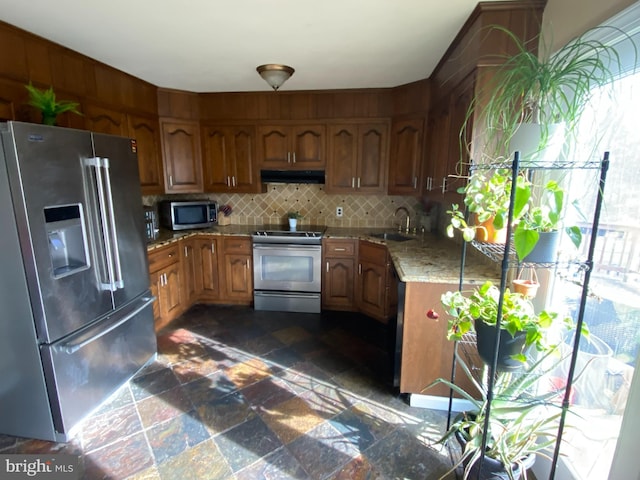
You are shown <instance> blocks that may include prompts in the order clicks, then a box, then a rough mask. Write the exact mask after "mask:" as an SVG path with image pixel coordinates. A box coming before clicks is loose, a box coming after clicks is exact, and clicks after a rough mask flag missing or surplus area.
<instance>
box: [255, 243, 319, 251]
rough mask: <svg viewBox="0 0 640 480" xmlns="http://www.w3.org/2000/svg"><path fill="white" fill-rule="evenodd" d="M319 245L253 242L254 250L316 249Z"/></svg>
mask: <svg viewBox="0 0 640 480" xmlns="http://www.w3.org/2000/svg"><path fill="white" fill-rule="evenodd" d="M320 248H321V246H320V245H292V244H289V243H269V244H255V243H254V244H253V249H254V250H300V251H318V250H320Z"/></svg>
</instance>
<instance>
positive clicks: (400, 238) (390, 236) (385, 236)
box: [369, 232, 413, 242]
mask: <svg viewBox="0 0 640 480" xmlns="http://www.w3.org/2000/svg"><path fill="white" fill-rule="evenodd" d="M369 236H371V237H374V238H381V239H382V240H392V241H394V242H406V241H407V240H413V237H407V236H405V235H402V234H401V233H397V232H385V233H370V234H369Z"/></svg>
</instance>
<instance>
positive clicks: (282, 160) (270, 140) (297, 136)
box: [258, 125, 326, 170]
mask: <svg viewBox="0 0 640 480" xmlns="http://www.w3.org/2000/svg"><path fill="white" fill-rule="evenodd" d="M325 136H326V128H325V126H324V125H263V126H260V127H259V128H258V158H259V164H260V166H261V168H264V169H287V170H307V169H308V170H322V169H324V168H325V164H326V158H325Z"/></svg>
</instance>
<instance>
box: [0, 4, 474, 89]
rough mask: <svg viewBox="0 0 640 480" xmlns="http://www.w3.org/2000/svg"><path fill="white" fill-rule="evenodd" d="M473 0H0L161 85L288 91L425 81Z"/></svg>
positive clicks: (36, 25)
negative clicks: (271, 66) (266, 70)
mask: <svg viewBox="0 0 640 480" xmlns="http://www.w3.org/2000/svg"><path fill="white" fill-rule="evenodd" d="M476 3H477V2H476V0H445V1H443V0H183V1H176V0H170V1H169V0H55V1H52V0H0V20H3V21H5V22H7V23H10V24H12V25H15V26H17V27H20V28H22V29H24V30H27V31H30V32H33V33H35V34H37V35H40V36H42V37H44V38H47V39H49V40H52V41H54V42H57V43H59V44H61V45H64V46H66V47H69V48H71V49H73V50H76V51H78V52H80V53H83V54H85V55H88V56H89V57H92V58H95V59H97V60H99V61H101V62H103V63H106V64H108V65H111V66H113V67H115V68H118V69H120V70H123V71H125V72H128V73H130V74H132V75H134V76H136V77H138V78H141V79H143V80H146V81H148V82H150V83H152V84H154V85H157V86H160V87H166V88H176V89H180V90H188V91H193V92H232V91H256V90H257V91H259V90H268V89H269V88H270V87H269V86H268V85H267V84H266V83H265V82H264V80H262V79H261V78H260V76H259V75H258V74H257V72H256V70H255V69H256V67H257V66H258V65H261V64H263V63H284V64H287V65H290V66H292V67H293V68H295V70H296V72H295V73H294V75H293V76H292V77H291V78H290V79H289V80H288V81H287V82H286V83H285V84H284V86H283V87H282V90H315V89H340V88H364V87H394V86H397V85H402V84H405V83H409V82H413V81H415V80H420V79H423V78H426V77H428V76H429V75H430V74H431V72H432V71H433V69H434V68H435V66H436V64H437V63H438V61H439V60H440V58H441V57H442V55H443V54H444V52H445V50H446V49H447V47H448V45H449V44H450V43H451V41H452V40H453V38H454V37H455V35H456V34H457V33H458V31H459V30H460V27H461V26H462V24H463V23H464V22H465V20H466V19H467V18H468V16H469V14H470V13H471V11H472V10H473V8H474V7H475V5H476Z"/></svg>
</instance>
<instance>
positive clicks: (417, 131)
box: [388, 118, 424, 195]
mask: <svg viewBox="0 0 640 480" xmlns="http://www.w3.org/2000/svg"><path fill="white" fill-rule="evenodd" d="M423 124H424V121H423V119H422V118H415V119H409V120H401V121H397V122H393V124H392V126H391V153H390V154H389V188H388V192H389V194H390V195H417V194H419V193H420V183H421V180H420V178H421V166H422V133H423Z"/></svg>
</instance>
